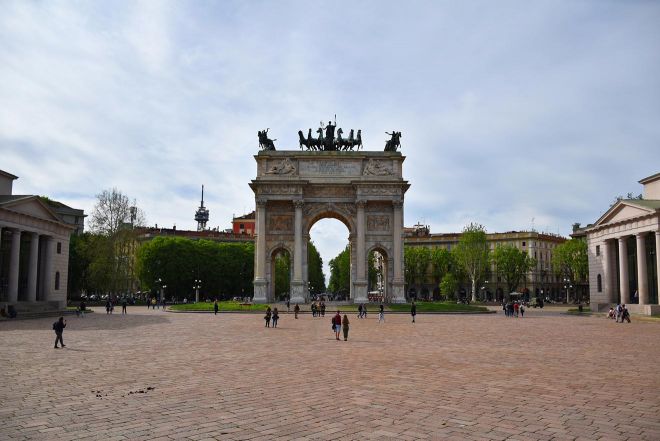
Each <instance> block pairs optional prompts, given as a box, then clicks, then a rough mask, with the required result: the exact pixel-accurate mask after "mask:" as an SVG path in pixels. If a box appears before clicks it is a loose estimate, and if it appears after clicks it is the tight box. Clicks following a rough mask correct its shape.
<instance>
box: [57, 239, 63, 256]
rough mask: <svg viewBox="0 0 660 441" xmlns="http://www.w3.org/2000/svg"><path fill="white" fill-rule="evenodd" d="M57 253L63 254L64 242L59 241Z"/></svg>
mask: <svg viewBox="0 0 660 441" xmlns="http://www.w3.org/2000/svg"><path fill="white" fill-rule="evenodd" d="M57 254H62V242H57Z"/></svg>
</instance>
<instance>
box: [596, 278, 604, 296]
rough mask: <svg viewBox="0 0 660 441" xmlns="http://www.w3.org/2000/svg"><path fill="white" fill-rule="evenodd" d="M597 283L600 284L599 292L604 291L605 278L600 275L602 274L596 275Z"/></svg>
mask: <svg viewBox="0 0 660 441" xmlns="http://www.w3.org/2000/svg"><path fill="white" fill-rule="evenodd" d="M596 285H597V286H598V292H603V280H602V278H601V277H600V274H598V276H596Z"/></svg>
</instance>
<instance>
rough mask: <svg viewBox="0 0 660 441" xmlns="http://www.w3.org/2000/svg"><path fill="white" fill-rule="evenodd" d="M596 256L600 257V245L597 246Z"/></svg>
mask: <svg viewBox="0 0 660 441" xmlns="http://www.w3.org/2000/svg"><path fill="white" fill-rule="evenodd" d="M596 256H600V245H596Z"/></svg>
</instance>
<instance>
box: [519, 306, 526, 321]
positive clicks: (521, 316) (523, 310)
mask: <svg viewBox="0 0 660 441" xmlns="http://www.w3.org/2000/svg"><path fill="white" fill-rule="evenodd" d="M519 310H520V318H523V317H525V305H522V304H521V305H520V308H519Z"/></svg>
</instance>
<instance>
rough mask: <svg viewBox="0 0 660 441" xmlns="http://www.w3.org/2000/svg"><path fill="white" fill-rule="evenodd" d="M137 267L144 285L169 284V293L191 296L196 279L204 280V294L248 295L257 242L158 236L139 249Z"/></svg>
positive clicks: (209, 295)
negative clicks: (221, 241)
mask: <svg viewBox="0 0 660 441" xmlns="http://www.w3.org/2000/svg"><path fill="white" fill-rule="evenodd" d="M136 270H137V274H138V277H139V279H140V281H141V283H142V287H143V288H144V289H150V290H153V291H154V292H156V291H157V290H159V289H160V287H161V285H166V286H167V290H166V296H167V297H170V296H175V297H177V298H183V297H191V295H192V293H193V292H194V290H193V288H192V287H193V281H194V280H201V281H202V283H201V289H200V296H201V297H202V298H204V297H208V298H215V297H218V298H221V299H228V298H231V297H234V296H248V295H252V279H253V277H254V276H253V275H254V244H252V243H218V242H213V241H209V240H190V239H186V238H182V237H157V238H155V239H153V240H151V241H149V242H145V243H143V244H142V245H141V246H140V248H139V249H138V251H137V262H136ZM159 280H160V282H158V281H159Z"/></svg>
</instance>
